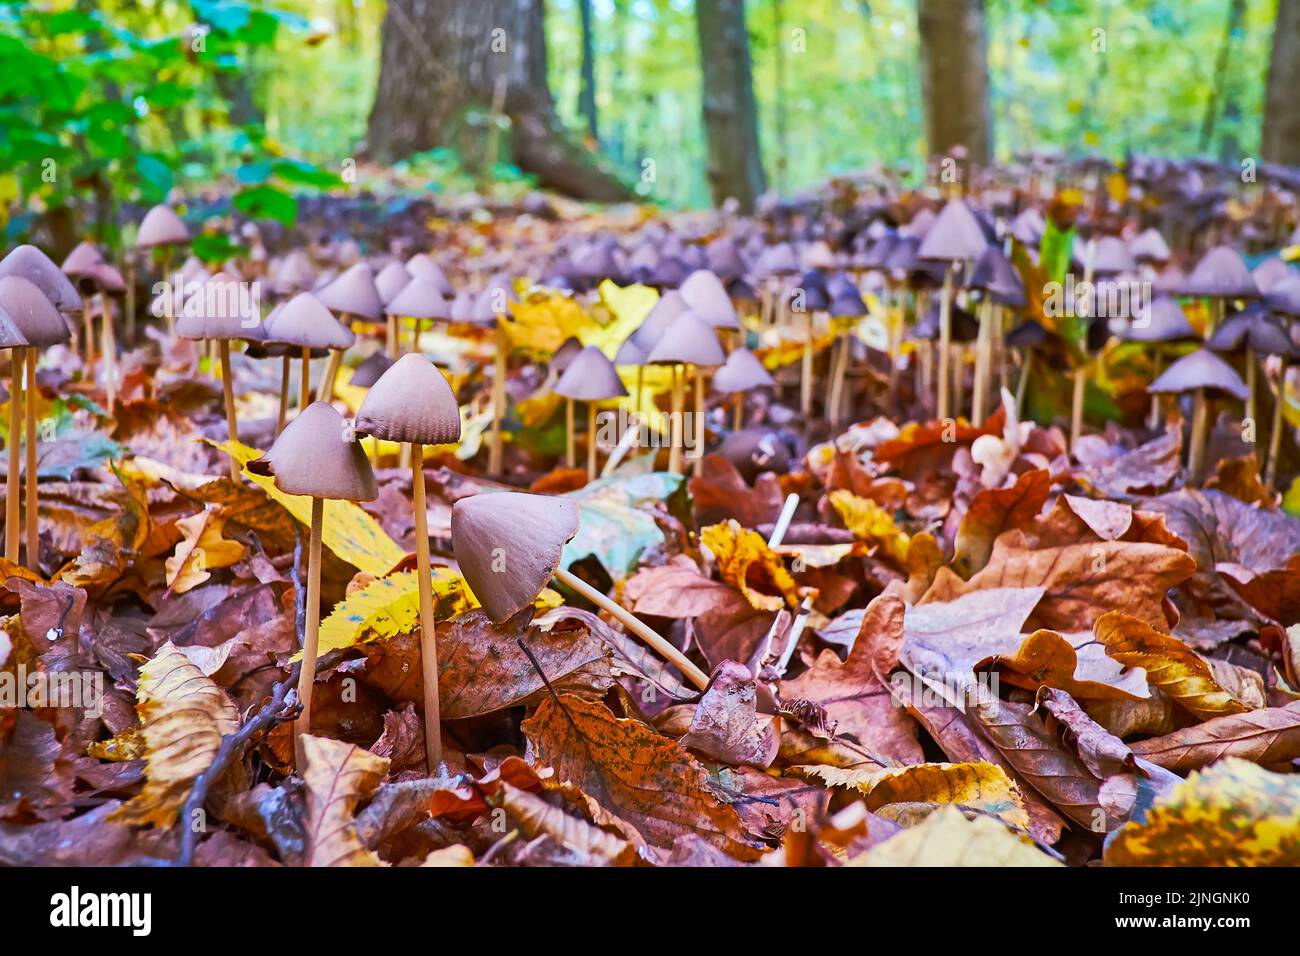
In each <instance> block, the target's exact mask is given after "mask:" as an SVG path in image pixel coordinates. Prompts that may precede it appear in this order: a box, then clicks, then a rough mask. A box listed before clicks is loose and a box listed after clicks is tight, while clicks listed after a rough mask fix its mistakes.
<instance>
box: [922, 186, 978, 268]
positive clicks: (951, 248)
mask: <svg viewBox="0 0 1300 956" xmlns="http://www.w3.org/2000/svg"><path fill="white" fill-rule="evenodd" d="M987 246H988V240H987V239H985V238H984V227H983V226H981V225H980V223H979V220H978V219H976V218H975V213H973V212H971V208H970V207H969V206H967V205H966V203H964V202H962V200H960V199H950V200H948V204H947V205H946V206H944V207H943V211H942V212H940V213H939V216H938V218H936V219H935V220H934V225H933V226H931V227H930V228H929V230H927V231H926V234H925V238H924V239H922V240H921V247H920V248H919V249H918V250H917V255H918V256H920V257H921V258H922V259H940V260H943V261H946V262H954V261H958V260H970V261H974V260H976V259H978V258H979V257H980V256H981V255H983V254H984V250H985V248H986V247H987Z"/></svg>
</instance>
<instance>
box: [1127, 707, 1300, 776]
mask: <svg viewBox="0 0 1300 956" xmlns="http://www.w3.org/2000/svg"><path fill="white" fill-rule="evenodd" d="M1132 748H1133V752H1134V753H1135V754H1137V755H1138V756H1140V757H1143V758H1145V759H1147V760H1149V761H1151V762H1152V763H1154V764H1157V765H1159V766H1161V767H1164V768H1165V769H1167V770H1174V771H1177V772H1179V773H1185V772H1186V771H1188V770H1199V769H1200V768H1201V767H1206V766H1209V765H1210V764H1212V763H1214V762H1215V761H1216V760H1219V759H1221V758H1224V757H1240V758H1242V759H1243V760H1250V761H1253V762H1254V763H1258V764H1265V765H1267V766H1285V765H1286V764H1287V763H1289V762H1290V761H1292V760H1294V759H1296V758H1297V757H1300V705H1297V704H1291V705H1289V706H1287V707H1266V708H1263V709H1261V710H1252V711H1248V712H1247V713H1244V714H1228V715H1225V716H1223V717H1214V718H1211V719H1210V720H1207V721H1205V722H1204V723H1201V724H1194V725H1193V726H1191V727H1184V728H1183V729H1181V730H1175V731H1174V732H1173V733H1169V734H1165V735H1164V736H1161V737H1152V738H1151V739H1149V740H1139V741H1138V742H1137V743H1135V744H1133V745H1132Z"/></svg>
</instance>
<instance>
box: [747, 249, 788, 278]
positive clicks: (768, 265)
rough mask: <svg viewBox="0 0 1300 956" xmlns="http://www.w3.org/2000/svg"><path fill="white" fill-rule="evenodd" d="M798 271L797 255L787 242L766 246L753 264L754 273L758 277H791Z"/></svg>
mask: <svg viewBox="0 0 1300 956" xmlns="http://www.w3.org/2000/svg"><path fill="white" fill-rule="evenodd" d="M798 271H799V255H798V253H796V252H795V251H794V246H792V245H790V243H788V242H780V243H777V244H776V245H774V246H768V247H767V248H766V249H764V250H763V251H762V253H761V254H760V255H759V257H758V261H757V262H755V263H754V272H755V273H757V274H758V275H760V276H780V275H791V274H793V273H795V272H798Z"/></svg>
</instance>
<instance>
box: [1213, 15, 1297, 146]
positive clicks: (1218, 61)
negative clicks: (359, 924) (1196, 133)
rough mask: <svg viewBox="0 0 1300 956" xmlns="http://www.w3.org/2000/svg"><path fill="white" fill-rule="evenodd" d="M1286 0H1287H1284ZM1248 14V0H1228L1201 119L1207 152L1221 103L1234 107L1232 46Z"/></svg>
mask: <svg viewBox="0 0 1300 956" xmlns="http://www.w3.org/2000/svg"><path fill="white" fill-rule="evenodd" d="M1283 2H1285V0H1283ZM1245 16H1246V0H1228V24H1227V26H1226V27H1224V30H1223V41H1222V42H1221V43H1220V44H1219V55H1218V56H1217V57H1216V58H1215V63H1214V85H1213V86H1211V87H1210V98H1209V99H1208V100H1207V101H1206V103H1205V118H1204V119H1203V120H1202V121H1201V142H1200V150H1201V152H1202V153H1204V152H1207V151H1208V150H1209V149H1210V147H1211V146H1212V145H1213V143H1214V127H1215V124H1216V123H1217V122H1218V120H1219V113H1220V110H1219V104H1220V103H1221V102H1225V101H1226V103H1227V105H1226V107H1225V109H1224V110H1223V112H1224V113H1225V114H1226V113H1228V112H1230V111H1231V109H1232V100H1231V99H1230V97H1229V96H1228V69H1229V66H1230V64H1231V62H1232V47H1233V45H1234V43H1235V42H1236V40H1237V35H1238V34H1240V33H1241V21H1242V19H1243V18H1244V17H1245Z"/></svg>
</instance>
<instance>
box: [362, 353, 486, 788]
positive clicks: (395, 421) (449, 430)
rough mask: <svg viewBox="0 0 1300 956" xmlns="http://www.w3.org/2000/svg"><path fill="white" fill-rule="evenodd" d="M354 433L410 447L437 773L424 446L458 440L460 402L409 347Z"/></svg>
mask: <svg viewBox="0 0 1300 956" xmlns="http://www.w3.org/2000/svg"><path fill="white" fill-rule="evenodd" d="M356 433H357V434H358V435H372V436H374V437H375V438H377V439H383V440H385V441H393V442H406V443H408V444H409V445H410V448H411V489H412V499H413V500H412V510H413V512H414V517H415V557H416V575H417V581H418V583H419V589H420V673H421V675H422V677H423V679H424V749H425V754H426V756H427V757H428V761H429V773H430V774H437V773H438V772H439V767H440V765H441V763H442V734H441V722H440V715H441V713H442V711H441V709H440V706H439V700H438V641H437V636H436V622H435V621H434V616H433V578H432V571H431V570H430V567H429V517H428V506H427V505H426V503H425V491H424V446H425V445H451V444H455V443H456V442H459V441H460V408H459V407H458V406H457V405H456V396H455V395H454V394H452V391H451V386H450V385H448V384H447V379H446V378H444V377H443V374H442V372H440V371H439V370H438V368H437V366H435V365H434V364H433V363H432V362H430V361H429V360H428V359H427V358H425V357H424V356H423V355H421V354H419V353H418V352H408V353H407V354H406V355H403V356H402V357H401V358H400V359H398V360H397V361H396V362H394V363H393V366H392V368H390V369H389V370H388V371H387V372H385V373H384V374H383V376H382V377H381V378H380V379H379V381H377V382H375V384H374V385H373V386H372V387H371V389H370V391H369V392H367V393H366V397H365V400H364V401H363V402H362V403H361V408H360V409H359V410H358V411H357V420H356Z"/></svg>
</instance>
